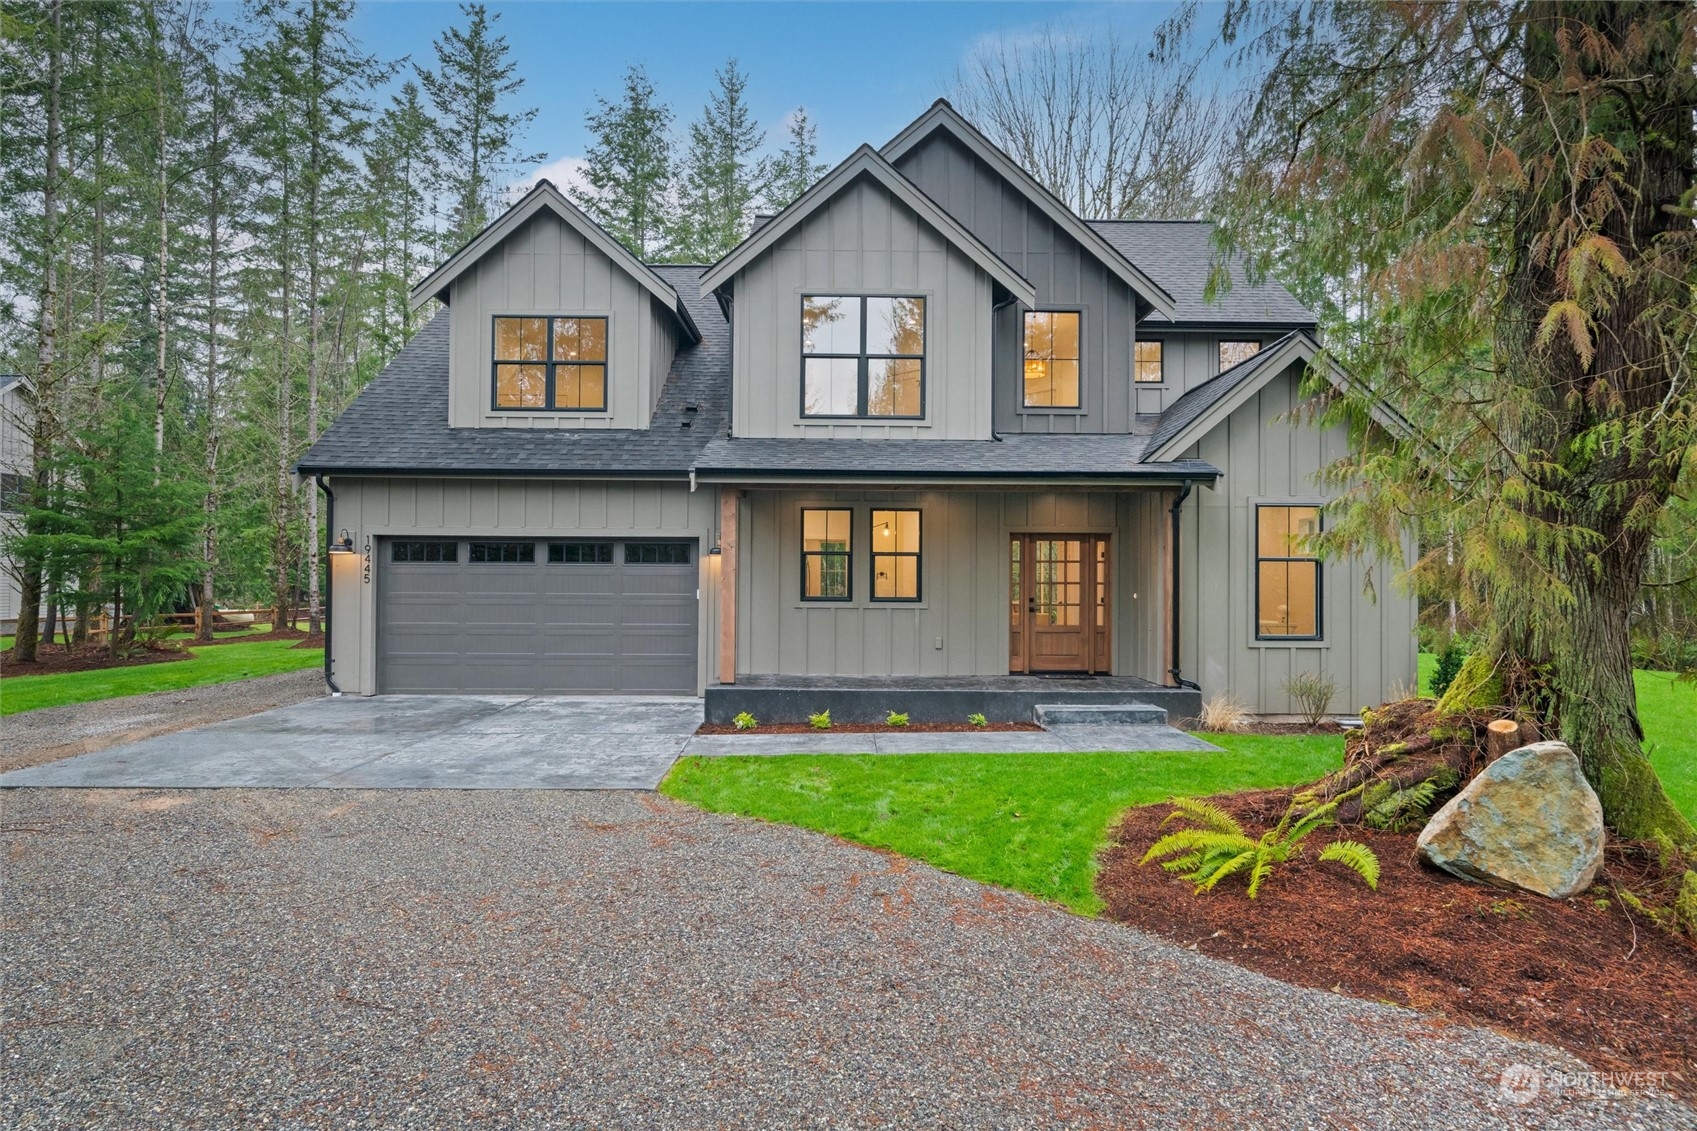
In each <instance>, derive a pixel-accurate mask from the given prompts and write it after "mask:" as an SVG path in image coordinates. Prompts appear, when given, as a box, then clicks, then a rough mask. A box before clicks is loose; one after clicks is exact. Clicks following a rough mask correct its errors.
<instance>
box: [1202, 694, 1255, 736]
mask: <svg viewBox="0 0 1697 1131" xmlns="http://www.w3.org/2000/svg"><path fill="white" fill-rule="evenodd" d="M1198 721H1199V722H1200V723H1201V724H1202V729H1203V730H1211V731H1214V732H1215V733H1216V734H1226V733H1235V732H1237V731H1240V730H1242V729H1243V728H1244V727H1245V726H1247V725H1248V722H1249V708H1248V707H1245V706H1244V705H1243V704H1242V703H1239V702H1238V701H1237V700H1236V699H1233V698H1232V697H1231V696H1230V695H1228V694H1226V693H1225V692H1224V691H1221V692H1219V693H1217V694H1216V695H1214V696H1213V698H1211V699H1209V700H1208V701H1207V702H1206V703H1204V704H1202V717H1201V719H1199V720H1198Z"/></svg>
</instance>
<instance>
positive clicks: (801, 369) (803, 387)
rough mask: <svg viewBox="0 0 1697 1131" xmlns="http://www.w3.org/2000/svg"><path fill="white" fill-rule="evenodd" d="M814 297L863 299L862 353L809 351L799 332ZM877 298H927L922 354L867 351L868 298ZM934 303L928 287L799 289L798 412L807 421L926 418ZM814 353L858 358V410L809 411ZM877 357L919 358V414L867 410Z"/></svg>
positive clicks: (797, 341)
mask: <svg viewBox="0 0 1697 1131" xmlns="http://www.w3.org/2000/svg"><path fill="white" fill-rule="evenodd" d="M810 298H852V299H857V300H859V302H860V352H859V353H858V354H848V353H808V352H807V338H806V334H805V333H804V332H799V331H802V330H803V327H804V326H805V325H806V323H805V320H804V319H805V316H806V312H807V300H808V299H810ZM873 298H917V299H921V300H923V301H924V303H925V323H924V325H923V326H922V327H921V328H920V336H921V338H922V339H923V340H922V342H921V344H920V352H919V353H918V354H906V353H899V354H898V353H880V354H872V355H869V354H867V352H866V300H867V299H873ZM933 305H934V303H933V302H932V296H931V294H930V292H929V291H926V292H913V291H906V292H903V291H852V292H849V293H847V294H830V293H828V292H822V291H798V292H796V329H797V330H798V333H797V335H796V352H797V354H798V356H799V358H800V360H799V361H798V362H797V363H796V376H797V378H798V383H797V386H796V411H797V413H798V415H799V416H800V418H801V419H802V420H803V421H804V422H805V421H809V420H853V421H864V422H868V423H872V424H881V423H883V422H884V421H887V420H924V419H925V418H926V413H927V412H928V411H929V409H930V403H929V400H928V399H927V393H928V390H927V387H926V379H925V378H926V369H927V368H928V366H927V365H926V362H927V361H928V360H929V358H930V356H931V308H932V306H933ZM810 357H811V358H828V359H831V358H834V359H836V360H839V361H845V360H852V361H854V362H856V369H855V407H856V409H857V410H858V411H856V412H853V413H840V412H808V411H807V359H808V358H810ZM874 358H876V359H877V360H880V361H884V360H892V359H893V360H897V361H918V362H919V412H918V413H917V414H914V415H911V416H910V415H907V414H905V413H904V414H901V415H889V416H883V415H880V416H873V415H870V414H869V413H868V412H867V411H866V407H867V402H868V399H869V397H870V394H871V389H870V386H871V365H870V362H871V361H872V360H873V359H874Z"/></svg>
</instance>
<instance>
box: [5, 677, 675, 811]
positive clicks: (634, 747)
mask: <svg viewBox="0 0 1697 1131" xmlns="http://www.w3.org/2000/svg"><path fill="white" fill-rule="evenodd" d="M700 725H701V701H700V700H699V699H694V698H687V699H685V698H661V697H656V696H594V697H590V696H583V697H557V696H515V695H383V696H376V697H371V698H365V697H359V696H343V697H341V698H334V699H332V698H321V699H315V700H313V701H311V702H307V703H299V704H296V705H295V706H292V707H284V708H281V709H279V710H275V711H266V712H264V713H262V714H258V715H251V716H249V717H247V718H242V719H231V720H229V721H228V722H221V723H215V724H214V725H212V726H207V727H201V728H199V729H197V730H188V731H182V732H179V733H177V734H171V735H165V736H162V737H159V738H152V739H148V740H147V741H145V742H134V743H130V744H128V745H125V746H114V747H112V748H110V749H107V750H102V751H99V752H98V753H94V754H85V755H83V756H81V757H78V758H68V759H66V760H64V761H61V762H52V763H49V764H46V765H41V766H35V767H33V768H31V769H26V770H18V771H15V772H13V773H9V774H0V787H11V786H57V787H118V788H149V789H216V788H232V787H243V786H247V787H260V788H269V789H307V788H322V789H357V788H372V789H653V788H654V787H656V786H657V785H659V784H660V779H661V778H663V777H665V775H666V771H667V770H668V769H670V768H671V765H672V762H673V761H675V760H676V758H677V756H678V754H679V752H680V751H682V750H683V748H684V744H685V743H686V742H687V741H689V736H690V733H691V732H692V731H694V730H695V728H696V727H698V726H700Z"/></svg>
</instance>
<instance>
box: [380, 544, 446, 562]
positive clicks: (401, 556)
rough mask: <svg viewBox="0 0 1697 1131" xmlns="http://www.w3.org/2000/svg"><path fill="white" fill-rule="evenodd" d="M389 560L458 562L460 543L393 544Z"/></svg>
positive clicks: (390, 546) (390, 548)
mask: <svg viewBox="0 0 1697 1131" xmlns="http://www.w3.org/2000/svg"><path fill="white" fill-rule="evenodd" d="M389 560H390V561H392V562H457V561H459V560H460V544H459V543H458V542H391V543H389Z"/></svg>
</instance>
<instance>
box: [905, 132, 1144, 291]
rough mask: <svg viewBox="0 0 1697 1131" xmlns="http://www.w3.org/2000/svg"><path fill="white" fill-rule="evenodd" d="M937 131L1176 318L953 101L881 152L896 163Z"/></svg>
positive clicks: (1139, 273)
mask: <svg viewBox="0 0 1697 1131" xmlns="http://www.w3.org/2000/svg"><path fill="white" fill-rule="evenodd" d="M937 130H947V131H948V132H949V134H950V135H951V136H953V137H954V138H955V139H956V140H957V141H959V142H960V143H961V144H962V145H964V146H966V148H967V149H969V150H970V151H971V152H972V154H973V155H974V156H975V157H977V158H978V159H979V160H981V161H983V162H984V163H985V164H986V165H988V166H990V168H992V169H994V170H995V171H996V172H997V173H998V174H1000V175H1001V176H1002V177H1003V178H1004V179H1005V180H1007V181H1008V182H1009V183H1010V184H1012V185H1014V186H1015V187H1016V188H1018V189H1019V190H1020V191H1021V192H1022V193H1024V195H1025V197H1026V198H1027V199H1028V200H1030V201H1031V202H1032V203H1033V204H1035V205H1036V206H1037V207H1038V209H1039V210H1041V211H1042V212H1043V214H1044V215H1046V216H1047V217H1048V218H1049V219H1050V220H1051V221H1053V222H1054V224H1055V225H1056V226H1057V227H1059V228H1060V229H1061V230H1062V231H1064V232H1066V233H1067V235H1069V236H1071V237H1072V238H1073V239H1074V240H1077V241H1078V243H1079V244H1081V245H1082V246H1083V247H1084V248H1085V249H1086V250H1087V251H1089V252H1090V253H1091V254H1093V255H1095V256H1096V258H1097V259H1099V260H1101V261H1102V263H1103V265H1104V266H1106V267H1107V268H1108V270H1110V271H1112V272H1113V273H1114V274H1115V275H1117V276H1119V278H1120V280H1121V281H1122V282H1124V283H1125V284H1126V286H1128V287H1130V288H1131V289H1132V290H1133V291H1134V292H1135V293H1136V294H1138V295H1139V296H1141V297H1142V298H1143V299H1144V301H1146V302H1148V304H1149V305H1150V306H1151V307H1153V308H1154V309H1155V311H1156V312H1157V313H1159V314H1162V315H1165V316H1166V317H1168V318H1171V317H1173V310H1174V307H1173V297H1172V295H1171V294H1169V293H1168V292H1167V290H1166V289H1165V288H1164V287H1162V286H1161V285H1160V284H1159V283H1157V282H1156V281H1155V280H1154V279H1152V278H1151V277H1150V276H1149V275H1148V274H1147V273H1146V272H1144V271H1143V270H1142V269H1141V268H1140V267H1138V266H1137V265H1136V264H1135V263H1133V262H1132V261H1131V260H1130V259H1128V258H1126V256H1125V255H1123V254H1122V253H1121V252H1120V250H1119V249H1118V248H1116V247H1115V246H1114V245H1113V244H1112V243H1111V242H1109V241H1108V240H1107V239H1105V238H1104V237H1103V236H1102V234H1101V233H1100V232H1097V231H1096V230H1095V229H1093V228H1092V227H1091V226H1090V225H1088V224H1086V223H1085V222H1084V221H1083V220H1081V219H1079V217H1078V214H1077V213H1075V212H1074V211H1073V210H1072V209H1070V208H1068V207H1067V206H1066V205H1065V204H1063V203H1061V201H1060V199H1059V198H1057V197H1056V196H1055V194H1054V193H1052V192H1050V191H1049V190H1048V189H1046V188H1044V187H1043V186H1042V184H1040V183H1039V182H1038V180H1037V178H1036V177H1033V176H1032V175H1031V174H1030V173H1028V172H1027V171H1026V170H1025V169H1023V168H1021V167H1020V165H1019V164H1018V163H1017V162H1015V161H1014V159H1013V158H1012V157H1009V156H1008V155H1007V154H1006V153H1004V152H1003V151H1002V149H1001V147H999V146H998V145H996V143H995V142H993V141H991V140H990V139H989V138H987V137H985V136H984V135H983V133H981V132H979V129H978V127H977V126H974V125H973V124H972V123H971V122H969V121H967V120H966V119H965V118H964V117H962V116H961V114H960V112H959V111H958V110H956V109H955V108H954V107H953V106H950V105H949V103H948V100H947V99H944V98H939V99H937V101H935V102H933V103H932V104H931V109H929V110H927V111H926V112H925V113H923V114H921V115H920V116H919V117H918V118H916V119H914V120H913V121H912V122H911V123H909V124H908V126H907V128H906V129H904V130H902V132H901V133H899V134H897V135H896V136H895V137H893V138H891V139H890V140H889V141H888V142H886V143H885V144H884V148H883V150H882V151H881V152H882V153H883V155H884V156H885V157H886V158H888V159H889V160H890V161H898V160H900V159H901V157H902V155H903V154H905V153H907V152H908V151H909V150H910V149H912V148H913V147H914V146H916V145H918V144H919V143H920V142H922V141H924V140H925V139H926V138H927V137H930V136H931V134H933V133H935V132H936V131H937Z"/></svg>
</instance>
